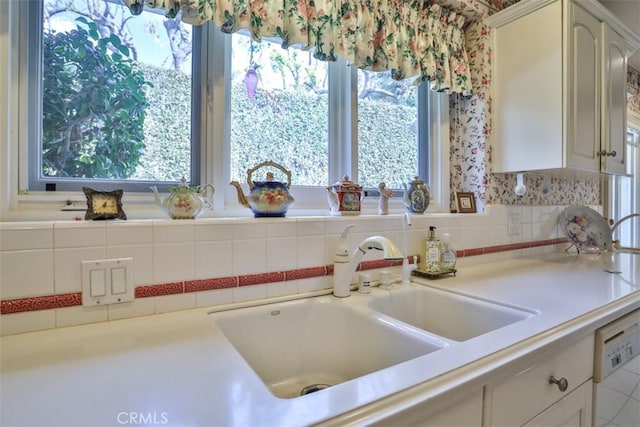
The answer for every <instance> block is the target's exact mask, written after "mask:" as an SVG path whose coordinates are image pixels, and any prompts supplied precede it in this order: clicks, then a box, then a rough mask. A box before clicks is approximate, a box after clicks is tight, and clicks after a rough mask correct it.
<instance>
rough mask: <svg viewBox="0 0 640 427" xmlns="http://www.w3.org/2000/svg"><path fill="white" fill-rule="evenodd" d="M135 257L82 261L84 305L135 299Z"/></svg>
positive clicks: (116, 302)
mask: <svg viewBox="0 0 640 427" xmlns="http://www.w3.org/2000/svg"><path fill="white" fill-rule="evenodd" d="M134 291H135V289H134V286H133V258H118V259H100V260H92V261H82V305H83V306H85V307H95V306H99V305H108V304H118V303H123V302H127V301H133V299H134V297H135V294H134Z"/></svg>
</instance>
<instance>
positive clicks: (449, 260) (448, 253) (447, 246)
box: [442, 233, 457, 272]
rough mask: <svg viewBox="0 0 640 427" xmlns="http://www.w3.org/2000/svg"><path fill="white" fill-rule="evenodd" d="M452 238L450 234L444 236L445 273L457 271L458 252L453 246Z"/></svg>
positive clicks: (443, 260)
mask: <svg viewBox="0 0 640 427" xmlns="http://www.w3.org/2000/svg"><path fill="white" fill-rule="evenodd" d="M450 237H451V235H450V234H449V233H444V234H443V235H442V270H443V271H445V272H452V271H455V270H456V258H457V256H456V250H455V249H453V247H452V246H451V240H450Z"/></svg>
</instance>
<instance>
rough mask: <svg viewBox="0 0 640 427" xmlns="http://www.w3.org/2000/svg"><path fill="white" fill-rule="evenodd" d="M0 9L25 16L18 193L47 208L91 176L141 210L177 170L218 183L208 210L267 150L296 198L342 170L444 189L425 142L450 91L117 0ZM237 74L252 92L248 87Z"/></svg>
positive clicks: (47, 0)
mask: <svg viewBox="0 0 640 427" xmlns="http://www.w3.org/2000/svg"><path fill="white" fill-rule="evenodd" d="M4 7H5V8H6V9H7V10H9V12H12V11H13V13H14V16H16V15H19V16H20V19H21V21H23V22H25V23H26V24H28V25H24V26H22V25H20V26H16V27H15V28H14V29H13V30H12V37H13V38H14V39H16V40H20V46H19V48H16V47H14V46H13V44H12V43H9V44H8V45H7V47H6V49H9V53H8V54H7V55H9V56H11V55H18V56H19V57H20V58H25V59H24V60H22V59H21V61H20V67H19V72H17V73H14V74H12V76H13V77H12V78H14V79H15V80H19V77H18V76H25V75H26V76H28V79H26V80H20V88H21V89H20V93H19V97H20V99H21V100H22V99H24V100H27V103H26V105H27V108H26V109H25V110H24V111H22V110H21V112H20V116H19V119H18V120H19V122H20V123H25V124H26V123H28V125H23V126H19V127H17V126H16V127H17V128H19V130H20V136H19V140H20V144H19V145H20V149H19V150H18V154H17V163H18V164H19V167H20V171H19V173H18V174H17V175H18V178H17V182H16V187H17V188H19V192H20V194H22V195H24V196H21V197H22V200H27V198H34V199H35V198H38V197H39V198H40V199H39V200H44V201H45V202H43V203H49V206H51V209H53V205H54V202H53V201H51V202H49V200H53V196H52V194H53V193H45V192H44V191H45V190H51V189H53V188H52V187H51V184H54V185H55V190H56V191H63V192H67V193H68V194H71V195H73V194H77V195H78V197H77V198H76V199H77V200H81V193H80V188H81V187H82V186H86V185H88V186H92V187H94V188H97V189H105V190H108V189H113V188H124V189H125V191H126V192H128V193H129V194H132V193H133V194H136V197H137V199H136V200H138V201H139V203H141V204H143V205H144V204H148V203H149V202H150V200H151V198H150V196H151V192H150V190H149V186H150V185H151V184H156V185H159V186H160V187H161V188H162V186H164V188H165V189H166V187H167V186H169V185H176V183H177V182H178V181H179V179H180V178H181V177H182V176H185V177H186V178H187V179H188V180H189V181H190V182H191V183H192V184H200V183H214V184H215V185H216V187H217V189H218V190H220V189H223V191H217V192H216V203H215V205H216V207H215V210H216V211H218V212H220V211H222V209H223V206H224V205H230V206H231V207H233V206H234V205H235V201H234V197H233V196H232V194H233V191H232V190H231V189H230V188H228V187H229V186H227V185H226V184H227V183H228V182H229V181H230V180H232V179H237V180H239V181H241V182H244V181H245V179H246V170H247V169H248V168H250V167H253V166H255V165H256V164H258V163H260V162H262V161H265V160H273V161H275V162H277V163H281V164H282V165H283V166H285V167H286V168H287V169H290V170H291V171H292V184H293V185H294V186H297V188H295V189H294V191H293V192H294V194H295V196H296V199H297V202H296V206H295V207H296V208H304V207H305V202H304V200H314V201H316V202H315V203H318V204H323V205H324V204H325V202H324V200H325V198H324V195H322V196H320V197H318V194H319V193H318V192H322V193H324V186H326V185H328V184H330V183H333V182H335V181H337V180H340V179H341V178H342V176H343V175H345V174H346V175H349V176H350V177H351V179H353V180H354V181H357V182H359V183H361V184H363V185H364V186H365V187H367V188H372V189H377V187H378V184H379V183H380V182H382V181H384V182H386V184H387V188H392V189H399V188H401V186H402V183H406V182H409V181H410V180H411V179H412V178H413V177H414V176H415V175H419V176H420V177H421V178H423V179H425V180H426V181H431V185H432V187H434V186H440V185H441V184H442V182H440V181H438V182H435V181H434V177H436V178H437V179H438V180H440V179H445V178H446V177H448V170H440V169H437V167H438V165H439V162H440V161H441V160H443V161H444V163H447V162H448V151H447V152H444V151H443V153H442V155H441V156H440V157H437V156H435V157H434V156H432V154H433V152H432V149H431V148H430V145H429V140H430V139H433V138H436V137H438V136H437V135H436V133H437V132H439V131H442V132H443V134H442V136H441V139H440V140H442V141H446V143H447V145H440V144H435V145H436V147H434V148H435V149H436V150H438V149H441V150H446V147H448V118H446V113H447V112H448V100H447V99H448V98H447V97H446V96H445V95H440V94H435V93H433V92H431V91H429V90H428V88H427V87H426V85H421V86H419V87H417V86H414V85H412V83H411V82H406V81H404V82H397V81H394V80H392V79H391V78H390V73H373V72H365V71H362V70H357V69H355V68H354V67H350V66H349V65H348V64H347V63H346V62H345V61H338V62H335V63H327V62H322V61H318V60H316V59H315V58H314V56H313V54H312V52H309V51H306V50H303V49H300V47H296V46H292V47H289V48H288V49H286V50H285V49H282V48H281V46H280V42H279V41H278V40H263V41H261V42H256V41H252V40H251V39H250V37H249V36H248V35H247V34H243V33H235V34H231V35H229V34H223V33H221V32H220V31H219V29H217V28H215V27H214V26H213V25H211V24H206V25H203V26H199V27H191V26H188V25H185V24H183V23H182V22H181V21H180V17H179V16H178V17H177V18H176V19H173V20H170V19H166V18H165V17H164V11H160V10H157V11H156V10H150V9H148V8H146V9H145V11H144V12H143V13H142V15H140V16H131V15H130V14H129V11H128V10H127V9H126V8H125V7H123V6H122V4H121V3H120V1H116V0H90V1H80V0H42V1H34V2H16V3H11V4H10V5H9V6H4ZM15 11H18V12H19V13H17V12H15ZM27 30H32V31H27ZM33 30H35V31H33ZM250 70H251V73H252V72H253V71H255V72H256V76H257V77H258V79H257V86H256V88H255V92H252V90H248V88H247V83H246V82H245V80H246V77H247V75H248V74H251V73H249V71H250ZM250 92H252V93H250ZM433 100H438V102H435V103H434V105H437V106H439V107H438V108H434V109H433V111H432V110H430V109H429V105H430V103H431V102H432V101H433ZM430 111H431V112H430ZM434 111H435V112H436V113H437V112H438V111H439V112H441V113H443V115H442V116H438V115H437V114H434ZM431 123H435V124H436V126H430V124H431ZM446 167H448V163H447V166H446ZM429 173H430V174H431V176H429ZM254 179H258V180H262V179H264V175H260V176H257V175H256V176H255V177H254ZM443 188H445V189H446V191H448V181H447V182H446V185H444V186H443ZM435 192H436V193H437V190H436V191H435ZM27 193H28V195H27ZM224 194H226V196H225V195H224ZM309 194H313V196H312V197H311V196H309ZM372 194H375V192H374V193H372ZM305 195H306V196H305ZM300 196H302V197H300ZM32 200H33V199H32ZM440 200H442V201H446V200H448V194H447V195H446V196H442V195H441V197H440ZM55 204H56V206H59V205H58V202H57V201H56V202H55Z"/></svg>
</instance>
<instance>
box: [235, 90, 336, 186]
mask: <svg viewBox="0 0 640 427" xmlns="http://www.w3.org/2000/svg"><path fill="white" fill-rule="evenodd" d="M231 91H232V92H231V93H232V95H231V99H232V105H231V142H232V144H231V176H232V177H233V178H234V179H240V180H244V179H246V176H247V175H246V174H247V172H246V171H247V169H248V168H251V167H253V166H255V165H257V164H258V163H261V162H263V161H265V160H273V161H275V162H276V163H280V164H281V165H283V166H284V167H285V168H287V169H289V170H291V171H292V182H293V183H294V184H302V185H326V180H327V178H326V176H327V173H326V171H327V168H328V154H327V149H328V148H327V147H328V144H327V138H328V131H327V129H328V122H327V98H326V96H317V95H313V94H312V93H310V92H307V91H302V90H286V91H282V90H274V91H270V92H266V91H264V90H260V89H258V91H257V92H256V96H255V98H254V100H253V101H250V100H249V98H248V96H247V91H246V89H245V87H244V85H242V84H238V85H234V86H233V87H232V88H231ZM256 174H260V176H259V175H256V176H254V179H255V180H258V181H262V180H263V179H264V171H258V172H256ZM276 177H277V178H276V179H278V180H284V177H280V178H278V175H277V174H276Z"/></svg>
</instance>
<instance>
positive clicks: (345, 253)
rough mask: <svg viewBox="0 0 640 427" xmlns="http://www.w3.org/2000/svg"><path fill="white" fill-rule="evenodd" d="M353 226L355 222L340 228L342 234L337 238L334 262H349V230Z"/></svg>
mask: <svg viewBox="0 0 640 427" xmlns="http://www.w3.org/2000/svg"><path fill="white" fill-rule="evenodd" d="M353 227H355V224H348V225H346V226H345V227H344V230H342V234H341V235H340V238H339V239H338V247H336V253H335V256H334V259H333V261H334V262H349V240H348V237H349V231H350V230H351V229H352V228H353Z"/></svg>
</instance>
